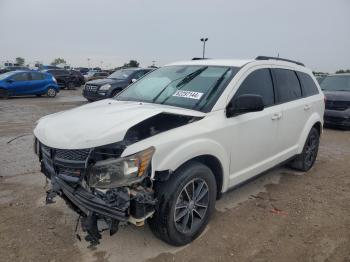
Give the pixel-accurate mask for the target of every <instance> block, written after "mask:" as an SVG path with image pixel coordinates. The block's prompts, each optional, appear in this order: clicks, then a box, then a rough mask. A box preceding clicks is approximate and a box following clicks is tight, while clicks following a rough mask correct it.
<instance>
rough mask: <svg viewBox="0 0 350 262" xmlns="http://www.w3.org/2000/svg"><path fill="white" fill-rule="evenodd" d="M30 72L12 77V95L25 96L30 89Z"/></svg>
mask: <svg viewBox="0 0 350 262" xmlns="http://www.w3.org/2000/svg"><path fill="white" fill-rule="evenodd" d="M29 79H30V78H29V73H28V72H19V73H17V74H15V75H13V76H12V77H11V80H12V82H11V84H10V90H11V91H10V92H11V94H12V95H25V94H27V92H28V88H30V82H29Z"/></svg>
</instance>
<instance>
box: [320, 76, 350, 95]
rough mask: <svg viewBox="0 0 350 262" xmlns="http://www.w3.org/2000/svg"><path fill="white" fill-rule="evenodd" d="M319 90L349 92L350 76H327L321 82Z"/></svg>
mask: <svg viewBox="0 0 350 262" xmlns="http://www.w3.org/2000/svg"><path fill="white" fill-rule="evenodd" d="M321 89H322V90H325V91H349V92H350V75H339V76H327V77H326V78H325V79H323V81H322V82H321Z"/></svg>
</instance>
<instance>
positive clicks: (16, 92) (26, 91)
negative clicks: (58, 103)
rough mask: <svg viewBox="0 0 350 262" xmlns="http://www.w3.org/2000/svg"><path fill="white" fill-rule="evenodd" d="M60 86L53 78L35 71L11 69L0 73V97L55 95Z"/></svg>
mask: <svg viewBox="0 0 350 262" xmlns="http://www.w3.org/2000/svg"><path fill="white" fill-rule="evenodd" d="M59 90H60V88H59V87H58V85H57V82H56V80H55V78H54V77H53V76H52V75H50V74H47V73H42V72H37V71H11V72H7V73H4V74H1V75H0V97H2V98H8V97H10V96H21V95H37V96H41V95H45V94H46V95H47V96H48V97H55V96H56V94H57V93H58V92H59Z"/></svg>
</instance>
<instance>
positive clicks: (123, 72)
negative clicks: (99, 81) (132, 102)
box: [107, 69, 135, 79]
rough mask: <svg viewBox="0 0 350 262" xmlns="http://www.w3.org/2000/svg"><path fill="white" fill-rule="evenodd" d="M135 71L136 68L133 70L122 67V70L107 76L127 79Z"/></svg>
mask: <svg viewBox="0 0 350 262" xmlns="http://www.w3.org/2000/svg"><path fill="white" fill-rule="evenodd" d="M134 72H135V70H131V69H121V70H117V71H115V72H114V73H112V74H111V75H109V76H108V77H107V78H112V79H127V78H128V77H129V76H130V75H131V74H132V73H134Z"/></svg>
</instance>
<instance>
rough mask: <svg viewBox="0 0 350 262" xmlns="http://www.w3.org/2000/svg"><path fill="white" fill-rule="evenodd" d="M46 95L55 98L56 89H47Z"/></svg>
mask: <svg viewBox="0 0 350 262" xmlns="http://www.w3.org/2000/svg"><path fill="white" fill-rule="evenodd" d="M46 95H47V96H48V97H52V98H53V97H55V96H56V95H57V91H56V89H54V88H52V87H49V89H48V90H47V92H46Z"/></svg>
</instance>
